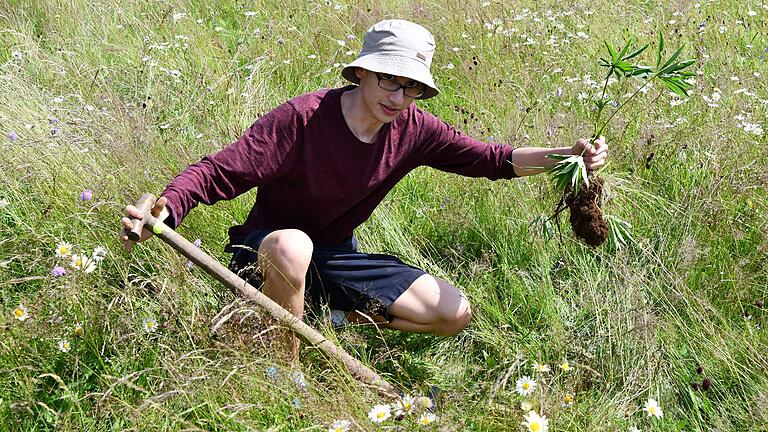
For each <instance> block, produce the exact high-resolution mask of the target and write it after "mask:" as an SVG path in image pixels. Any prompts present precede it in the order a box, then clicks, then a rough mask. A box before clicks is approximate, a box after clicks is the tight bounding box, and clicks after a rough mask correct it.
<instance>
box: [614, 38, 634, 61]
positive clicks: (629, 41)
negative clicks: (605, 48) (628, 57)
mask: <svg viewBox="0 0 768 432" xmlns="http://www.w3.org/2000/svg"><path fill="white" fill-rule="evenodd" d="M630 45H632V38H629V40H628V41H627V44H626V45H624V48H622V49H621V52H619V55H618V56H616V60H621V59H622V58H623V57H624V54H626V53H627V51H628V50H629V47H630Z"/></svg>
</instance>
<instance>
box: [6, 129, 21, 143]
mask: <svg viewBox="0 0 768 432" xmlns="http://www.w3.org/2000/svg"><path fill="white" fill-rule="evenodd" d="M8 139H9V140H11V141H16V140H17V139H19V134H17V133H16V132H14V131H10V132H8Z"/></svg>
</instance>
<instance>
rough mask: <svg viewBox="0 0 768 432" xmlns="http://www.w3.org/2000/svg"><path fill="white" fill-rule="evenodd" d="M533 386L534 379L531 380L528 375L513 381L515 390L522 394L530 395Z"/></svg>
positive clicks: (534, 384)
mask: <svg viewBox="0 0 768 432" xmlns="http://www.w3.org/2000/svg"><path fill="white" fill-rule="evenodd" d="M535 388H536V381H534V380H532V379H531V377H529V376H524V377H522V378H520V379H518V380H517V382H516V383H515V390H516V391H517V392H518V393H519V394H521V395H523V396H528V395H530V394H531V393H533V390H534V389H535Z"/></svg>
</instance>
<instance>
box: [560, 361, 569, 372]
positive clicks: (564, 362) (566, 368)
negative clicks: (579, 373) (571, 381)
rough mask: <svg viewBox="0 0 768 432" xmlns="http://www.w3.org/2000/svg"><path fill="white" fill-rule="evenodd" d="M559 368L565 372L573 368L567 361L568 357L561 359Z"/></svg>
mask: <svg viewBox="0 0 768 432" xmlns="http://www.w3.org/2000/svg"><path fill="white" fill-rule="evenodd" d="M558 366H559V367H560V369H562V370H564V371H565V372H568V371H569V370H571V369H573V368H572V367H571V364H570V363H569V362H568V359H563V362H562V363H560V364H559V365H558Z"/></svg>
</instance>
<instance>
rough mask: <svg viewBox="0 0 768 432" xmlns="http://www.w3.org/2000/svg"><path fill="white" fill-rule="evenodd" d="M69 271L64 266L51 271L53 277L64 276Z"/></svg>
mask: <svg viewBox="0 0 768 432" xmlns="http://www.w3.org/2000/svg"><path fill="white" fill-rule="evenodd" d="M66 272H67V271H66V270H65V269H64V267H62V266H56V267H54V268H53V270H51V275H53V276H64V273H66Z"/></svg>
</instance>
